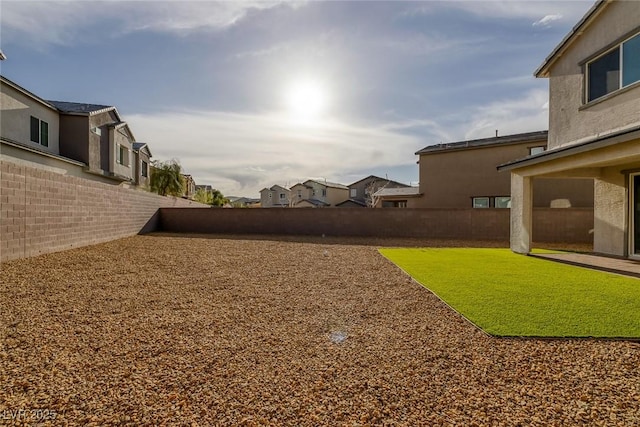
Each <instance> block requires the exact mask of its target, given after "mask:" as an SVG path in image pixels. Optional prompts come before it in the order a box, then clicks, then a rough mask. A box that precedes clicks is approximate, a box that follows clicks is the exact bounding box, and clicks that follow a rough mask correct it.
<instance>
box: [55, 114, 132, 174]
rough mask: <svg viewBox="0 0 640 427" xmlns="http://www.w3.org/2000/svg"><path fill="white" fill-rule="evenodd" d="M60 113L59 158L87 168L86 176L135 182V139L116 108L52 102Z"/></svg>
mask: <svg viewBox="0 0 640 427" xmlns="http://www.w3.org/2000/svg"><path fill="white" fill-rule="evenodd" d="M49 103H51V104H52V105H54V106H55V107H56V108H57V109H58V111H59V113H60V154H61V155H63V156H65V157H69V158H71V159H74V160H79V161H81V162H83V163H85V164H86V165H87V166H88V170H87V172H89V173H94V174H98V175H104V176H108V177H110V178H113V179H116V180H121V181H134V179H135V177H134V174H133V167H132V166H133V164H132V163H133V162H132V161H133V155H132V149H133V143H134V142H135V137H134V136H133V133H132V132H131V129H130V128H129V125H128V124H127V123H126V122H124V121H123V120H122V118H121V117H120V114H119V113H118V110H117V109H116V107H113V106H109V105H98V104H84V103H78V102H64V101H49Z"/></svg>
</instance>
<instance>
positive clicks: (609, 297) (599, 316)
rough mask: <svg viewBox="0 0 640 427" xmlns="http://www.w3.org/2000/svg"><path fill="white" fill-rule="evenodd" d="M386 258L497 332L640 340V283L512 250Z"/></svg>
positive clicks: (415, 252) (388, 252)
mask: <svg viewBox="0 0 640 427" xmlns="http://www.w3.org/2000/svg"><path fill="white" fill-rule="evenodd" d="M380 253H382V255H384V256H385V257H386V258H388V259H389V260H391V261H392V262H393V263H395V264H396V265H397V266H398V267H400V268H401V269H402V270H404V271H406V272H407V273H408V274H410V275H411V276H412V277H413V278H414V279H415V280H417V281H418V282H419V283H421V284H422V285H424V286H425V287H426V288H428V289H429V290H431V291H432V292H433V293H435V294H436V295H438V296H439V297H440V298H441V299H443V300H444V301H445V302H446V303H447V304H449V305H450V306H451V307H453V308H454V309H455V310H457V311H458V312H460V313H461V314H462V315H464V316H465V317H466V318H467V319H469V320H471V321H472V322H473V323H475V324H476V325H478V326H479V327H481V328H482V329H484V330H485V331H486V332H488V333H490V334H492V335H500V336H529V337H609V338H640V279H634V278H628V277H622V276H619V275H615V274H609V273H604V272H599V271H593V270H589V269H586V268H580V267H574V266H570V265H565V264H559V263H555V262H551V261H546V260H542V259H536V258H533V257H527V256H523V255H517V254H514V253H512V252H511V251H510V250H509V249H475V248H464V249H460V248H446V249H437V248H429V249H395V248H394V249H381V250H380Z"/></svg>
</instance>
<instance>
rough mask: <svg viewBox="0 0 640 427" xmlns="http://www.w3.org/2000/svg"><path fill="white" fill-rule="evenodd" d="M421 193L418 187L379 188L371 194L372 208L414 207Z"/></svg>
mask: <svg viewBox="0 0 640 427" xmlns="http://www.w3.org/2000/svg"><path fill="white" fill-rule="evenodd" d="M421 198H422V194H421V193H420V188H418V187H399V188H386V187H385V188H381V189H379V190H378V191H376V192H375V193H374V194H373V203H374V206H373V207H374V208H415V207H417V205H418V203H419V201H420V199H421Z"/></svg>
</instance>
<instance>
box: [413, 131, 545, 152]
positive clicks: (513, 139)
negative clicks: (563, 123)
mask: <svg viewBox="0 0 640 427" xmlns="http://www.w3.org/2000/svg"><path fill="white" fill-rule="evenodd" d="M548 134H549V132H548V131H546V130H543V131H537V132H527V133H518V134H514V135H505V136H495V137H493V138H483V139H472V140H469V141H457V142H449V143H445V144H435V145H429V146H427V147H425V148H423V149H422V150H420V151H417V152H416V154H417V155H421V154H431V153H439V152H442V151H451V150H467V149H472V148H479V147H491V146H494V145H508V144H522V143H525V142H534V141H540V140H544V141H545V142H546V140H547V136H548Z"/></svg>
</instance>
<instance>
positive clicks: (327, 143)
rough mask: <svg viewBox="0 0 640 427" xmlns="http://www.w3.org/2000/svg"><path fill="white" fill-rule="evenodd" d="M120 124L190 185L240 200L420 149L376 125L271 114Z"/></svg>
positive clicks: (407, 159) (410, 158) (152, 118)
mask: <svg viewBox="0 0 640 427" xmlns="http://www.w3.org/2000/svg"><path fill="white" fill-rule="evenodd" d="M126 120H127V121H128V122H129V124H130V125H131V127H132V129H135V133H136V136H137V137H138V139H139V140H140V141H143V142H147V143H148V144H149V146H150V147H151V150H152V152H153V155H154V158H155V159H159V160H166V159H170V158H177V159H179V160H180V162H181V164H182V165H183V167H184V169H185V170H186V171H187V172H188V173H190V174H192V175H193V176H194V177H195V180H196V182H197V183H201V184H211V185H213V186H214V187H217V188H219V189H220V190H221V191H222V192H223V193H224V194H242V195H247V196H257V193H258V191H259V190H260V189H261V188H263V187H266V186H271V185H273V184H280V185H293V184H295V183H296V182H298V181H303V180H306V179H308V178H309V177H311V176H322V177H325V178H326V179H327V180H329V181H331V180H339V178H340V177H341V176H344V175H347V174H349V173H350V172H352V171H354V170H365V169H368V170H373V169H374V168H376V167H393V166H398V165H407V164H412V163H414V162H415V159H414V154H413V153H414V152H415V151H416V150H417V149H419V148H422V146H423V145H424V144H423V143H422V142H421V139H419V138H417V137H414V136H409V135H404V134H402V133H398V132H393V131H391V130H387V129H385V128H384V126H383V127H369V126H362V127H359V126H353V125H349V124H345V123H342V122H339V121H328V122H326V123H324V124H322V125H315V126H312V125H308V126H303V125H299V124H295V123H292V122H291V121H290V120H289V119H287V118H286V117H283V116H279V115H276V114H264V115H258V114H238V113H228V112H219V111H179V112H162V113H156V114H139V115H133V116H130V117H127V118H126Z"/></svg>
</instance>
